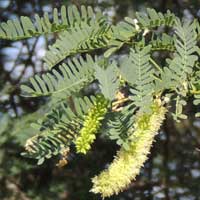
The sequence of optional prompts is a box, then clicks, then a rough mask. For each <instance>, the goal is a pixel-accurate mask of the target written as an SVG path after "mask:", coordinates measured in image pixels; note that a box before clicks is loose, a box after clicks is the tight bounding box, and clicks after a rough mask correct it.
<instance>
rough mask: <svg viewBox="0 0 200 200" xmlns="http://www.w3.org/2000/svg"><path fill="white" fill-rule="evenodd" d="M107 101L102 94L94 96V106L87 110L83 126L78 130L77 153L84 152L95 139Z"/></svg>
mask: <svg viewBox="0 0 200 200" xmlns="http://www.w3.org/2000/svg"><path fill="white" fill-rule="evenodd" d="M108 104H109V101H108V100H106V99H105V98H104V96H102V95H98V96H97V97H96V102H95V103H94V106H93V107H92V108H91V109H90V110H89V112H88V114H87V115H86V116H85V120H84V123H83V128H82V129H81V130H80V135H79V136H78V137H77V138H76V141H75V145H76V149H77V152H78V153H83V154H86V153H87V151H88V150H89V149H90V148H91V144H92V143H93V142H94V140H95V139H96V135H95V134H96V133H97V132H98V130H99V128H100V126H101V121H102V119H104V117H105V114H106V113H107V110H108Z"/></svg>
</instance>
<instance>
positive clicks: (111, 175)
mask: <svg viewBox="0 0 200 200" xmlns="http://www.w3.org/2000/svg"><path fill="white" fill-rule="evenodd" d="M165 113H166V109H165V108H164V107H162V106H160V105H158V104H157V103H155V104H154V105H153V107H152V113H151V114H144V115H142V116H138V119H137V121H136V123H135V131H134V133H133V134H132V136H131V142H130V144H129V145H130V148H129V149H128V150H125V149H124V148H121V149H120V150H119V151H118V153H117V156H116V157H115V159H114V161H113V162H112V163H111V164H110V166H109V168H108V169H106V170H104V171H103V172H102V173H101V174H100V175H99V176H96V177H94V178H93V179H92V182H93V188H92V189H91V192H93V193H100V194H101V195H102V197H103V198H104V197H110V196H112V195H113V194H118V193H119V192H121V191H123V190H124V189H126V187H127V186H128V185H129V184H130V183H131V181H133V180H135V178H136V176H137V175H138V174H139V172H140V169H141V167H143V165H144V163H145V161H146V160H147V156H148V154H149V153H150V148H151V146H152V143H153V141H154V137H155V135H156V134H157V132H158V130H159V128H160V126H161V124H162V122H163V120H164V118H165Z"/></svg>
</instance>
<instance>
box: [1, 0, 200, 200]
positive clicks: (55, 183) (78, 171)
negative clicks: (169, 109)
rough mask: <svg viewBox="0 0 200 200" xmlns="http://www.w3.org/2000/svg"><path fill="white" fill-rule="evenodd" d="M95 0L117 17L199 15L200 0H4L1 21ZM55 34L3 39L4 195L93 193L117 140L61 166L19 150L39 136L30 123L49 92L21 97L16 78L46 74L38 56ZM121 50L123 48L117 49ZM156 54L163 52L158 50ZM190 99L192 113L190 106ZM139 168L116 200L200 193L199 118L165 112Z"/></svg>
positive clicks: (194, 198)
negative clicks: (149, 9)
mask: <svg viewBox="0 0 200 200" xmlns="http://www.w3.org/2000/svg"><path fill="white" fill-rule="evenodd" d="M72 3H73V4H76V5H77V6H80V5H81V4H84V5H91V6H92V7H94V8H95V9H101V10H102V11H103V12H104V14H105V15H108V16H109V17H110V19H111V20H112V21H113V22H114V23H117V22H118V21H120V20H122V19H123V18H124V17H125V16H130V17H134V13H135V11H138V10H139V11H145V9H146V8H147V7H152V8H155V9H156V10H157V11H161V12H165V11H166V10H167V9H170V10H171V11H173V12H174V13H175V14H176V15H177V16H179V17H184V18H194V17H195V18H197V19H198V20H199V19H200V1H199V0H156V1H155V0H123V1H122V0H69V1H68V0H63V1H61V0H0V19H1V22H2V21H5V20H7V19H13V18H16V17H19V16H21V15H26V16H30V17H33V16H34V14H35V13H36V12H37V13H39V14H40V15H41V14H42V13H43V12H44V11H47V12H49V13H51V11H52V8H54V7H58V8H59V7H60V6H61V5H70V4H72ZM56 37H57V35H56V34H55V35H53V36H51V37H48V38H47V37H45V36H41V37H39V38H32V39H29V40H23V41H18V42H10V41H0V46H1V48H0V199H1V200H95V199H100V197H99V196H96V195H93V194H92V193H90V192H88V191H89V190H90V188H91V181H90V178H91V177H93V176H94V175H95V174H97V173H98V172H99V171H100V170H102V169H103V168H104V167H106V166H107V164H108V163H109V162H110V161H111V160H112V158H113V155H114V154H115V152H116V150H117V149H118V146H116V145H115V144H114V143H113V142H112V141H106V140H104V139H102V138H98V139H97V141H96V142H95V148H93V149H92V150H91V152H89V153H88V155H86V156H80V155H75V154H74V153H73V152H72V153H71V154H70V158H69V159H70V162H69V164H68V165H67V166H65V167H64V168H61V169H60V168H57V167H56V166H55V164H56V162H57V160H53V159H52V160H49V161H47V162H45V164H44V165H42V166H37V165H36V162H35V161H34V160H30V159H26V158H23V157H22V156H21V155H20V153H21V152H22V151H23V145H24V143H25V141H26V139H27V138H29V137H30V136H32V135H34V134H35V133H34V131H33V130H32V128H31V126H30V124H31V123H32V122H34V121H35V120H36V119H38V118H39V117H40V116H41V115H43V113H44V111H45V110H46V109H47V108H46V106H45V102H46V101H47V99H33V98H24V97H22V96H20V89H19V85H20V84H21V83H22V82H25V81H26V80H27V78H29V77H30V76H32V75H33V74H35V73H43V72H44V71H45V69H44V68H43V63H42V60H41V58H42V57H43V56H44V54H45V50H46V48H47V42H48V44H49V42H50V43H51V41H54V39H55V38H56ZM117 56H120V55H117ZM156 56H157V58H159V56H160V55H156ZM193 109H194V108H193V107H192V106H191V105H190V106H188V107H187V108H186V111H187V112H188V113H192V112H193ZM156 141H157V142H156V143H155V144H154V147H153V148H152V153H151V155H150V158H149V160H148V162H147V163H146V164H145V167H144V168H143V169H142V172H141V175H140V176H139V177H138V178H137V180H136V181H135V182H133V183H132V184H131V185H130V187H129V188H128V190H126V191H125V192H123V193H121V194H120V195H118V196H114V197H112V198H110V199H113V200H129V199H130V200H143V199H144V200H145V199H147V200H157V199H165V200H171V199H177V200H179V199H180V200H199V199H200V197H199V196H200V189H199V185H200V149H199V148H200V120H199V119H194V118H193V117H192V115H191V117H189V119H187V120H184V121H182V122H181V123H179V124H177V123H175V122H173V120H172V119H171V118H170V117H168V118H167V120H166V122H165V124H164V125H163V128H162V131H161V133H160V134H159V135H158V136H157V138H156Z"/></svg>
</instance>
